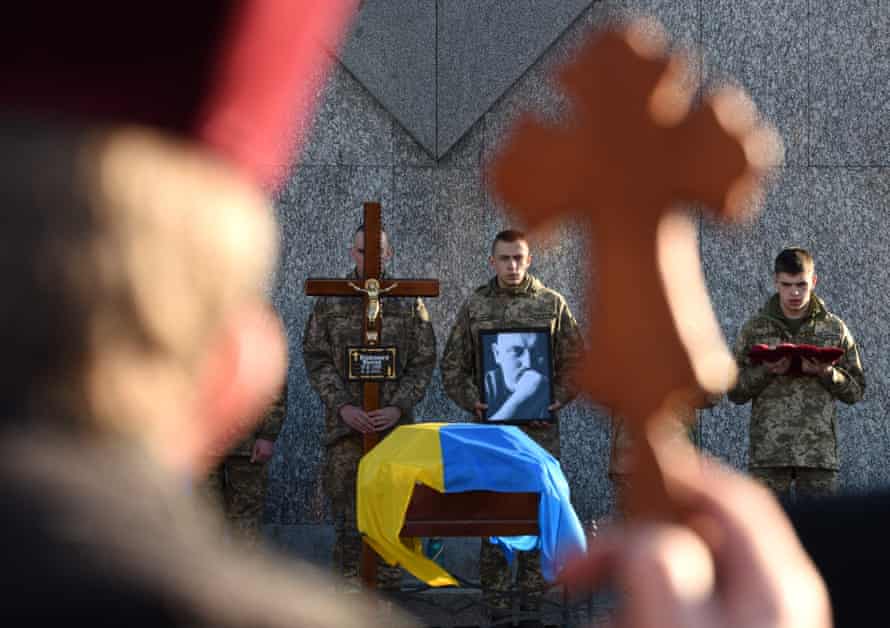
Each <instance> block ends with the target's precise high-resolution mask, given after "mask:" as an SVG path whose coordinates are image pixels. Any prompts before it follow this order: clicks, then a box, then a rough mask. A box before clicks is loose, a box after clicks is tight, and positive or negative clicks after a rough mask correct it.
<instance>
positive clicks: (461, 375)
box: [441, 275, 583, 413]
mask: <svg viewBox="0 0 890 628" xmlns="http://www.w3.org/2000/svg"><path fill="white" fill-rule="evenodd" d="M510 327H548V328H549V329H550V338H551V343H552V346H551V349H552V355H553V375H554V377H553V398H554V399H555V400H556V401H558V402H560V403H562V404H566V403H568V402H570V401H571V400H572V399H573V398H574V397H575V394H576V388H575V386H574V384H573V382H572V377H571V375H572V368H573V367H574V366H575V364H576V363H577V360H578V358H579V356H580V353H581V350H582V348H583V341H582V339H581V333H580V331H579V330H578V323H576V322H575V318H574V317H573V316H572V312H571V311H570V310H569V306H568V305H567V304H566V301H565V299H564V298H563V297H562V295H560V294H559V293H558V292H556V291H554V290H550V289H549V288H545V287H544V284H542V283H541V282H540V281H538V280H537V279H535V278H534V277H532V276H531V275H528V276H526V278H525V280H524V281H523V282H522V284H521V285H519V286H517V287H516V288H501V287H500V286H498V283H497V278H496V277H495V278H493V279H492V280H491V281H490V282H489V283H487V284H486V285H484V286H480V287H479V288H477V289H476V291H475V292H474V293H473V294H472V295H471V296H470V298H469V299H467V301H466V302H465V303H464V304H463V306H462V307H461V309H460V312H459V313H458V315H457V320H456V321H455V323H454V327H453V328H452V330H451V335H450V336H449V338H448V343H447V344H446V345H445V353H444V354H443V355H442V364H441V369H442V383H443V384H444V386H445V392H447V393H448V396H449V397H451V399H452V400H453V401H454V402H455V403H456V404H457V405H459V406H460V407H461V408H463V409H464V410H467V411H468V412H470V413H473V412H474V404H475V403H476V402H477V401H480V399H481V396H480V393H479V385H480V381H481V372H482V368H481V363H480V362H481V355H480V351H479V346H478V344H479V331H480V330H482V329H499V328H510Z"/></svg>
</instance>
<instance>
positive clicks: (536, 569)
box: [479, 423, 559, 611]
mask: <svg viewBox="0 0 890 628" xmlns="http://www.w3.org/2000/svg"><path fill="white" fill-rule="evenodd" d="M520 429H521V430H522V431H523V432H525V433H526V434H527V435H528V436H529V437H530V438H531V439H532V440H533V441H535V442H536V443H538V444H539V445H540V446H541V447H543V448H544V449H545V450H547V452H548V453H550V454H551V455H552V456H553V457H554V458H556V459H557V460H558V459H559V426H558V424H555V423H554V424H550V425H549V426H548V427H540V428H536V427H531V426H525V425H523V426H520ZM515 556H516V558H515V560H516V561H517V563H518V564H517V565H516V587H517V588H518V590H519V591H520V592H521V597H520V608H521V609H522V610H528V611H536V610H538V609H540V603H541V597H542V596H543V595H544V593H545V592H546V591H547V589H548V588H549V585H548V584H547V581H546V580H544V576H543V575H541V552H540V551H539V550H533V551H531V552H517V553H516V555H515ZM512 581H513V574H512V572H511V570H510V566H509V565H508V564H507V559H506V558H505V557H504V552H503V550H501V548H499V547H498V546H497V545H494V544H492V543H489V542H488V540H487V539H484V538H483V539H482V545H481V547H480V550H479V585H480V587H481V588H482V596H483V599H484V600H485V603H486V604H487V605H488V606H490V607H492V608H500V609H506V608H510V607H511V597H510V593H509V592H510V590H511V585H512V584H513V582H512Z"/></svg>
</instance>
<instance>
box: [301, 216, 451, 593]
mask: <svg viewBox="0 0 890 628" xmlns="http://www.w3.org/2000/svg"><path fill="white" fill-rule="evenodd" d="M364 209H365V222H364V225H365V257H364V262H365V264H364V269H363V273H362V274H363V279H362V282H361V285H359V284H357V283H356V281H354V280H352V279H307V280H306V294H307V295H309V296H325V297H331V296H340V297H356V298H361V299H362V300H363V309H362V311H363V312H364V316H362V320H363V321H364V322H363V325H362V341H363V343H364V345H365V346H367V347H379V346H381V344H382V342H383V338H381V328H382V323H383V316H384V312H383V311H382V304H381V297H382V296H383V295H386V296H390V297H437V296H439V282H438V281H437V280H435V279H394V278H385V279H384V278H383V276H382V275H383V273H382V271H383V264H382V262H383V259H382V257H383V251H381V248H382V236H383V230H382V228H381V223H380V203H365V207H364ZM362 408H363V409H364V410H365V412H368V411H370V410H377V409H379V408H380V383H379V382H376V381H365V382H363V384H362ZM379 440H380V435H379V434H378V433H377V432H370V433H368V434H365V435H364V447H365V452H366V453H367V452H368V451H370V450H371V448H373V447H374V445H376V444H377V443H378V442H379ZM374 556H375V555H374V551H373V550H372V549H371V548H370V547H368V545H367V544H365V545H364V546H363V547H362V578H363V579H364V581H365V584H366V585H367V586H369V587H370V588H373V587H374V586H375V585H376V572H377V563H376V560H375V557H374Z"/></svg>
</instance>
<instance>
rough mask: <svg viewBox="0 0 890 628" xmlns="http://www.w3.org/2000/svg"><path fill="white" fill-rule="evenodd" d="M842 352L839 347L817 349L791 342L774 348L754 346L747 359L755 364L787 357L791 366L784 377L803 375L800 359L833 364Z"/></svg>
mask: <svg viewBox="0 0 890 628" xmlns="http://www.w3.org/2000/svg"><path fill="white" fill-rule="evenodd" d="M842 355H844V350H843V349H841V348H840V347H817V346H816V345H804V344H801V345H797V344H793V343H791V342H783V343H782V344H778V345H775V346H770V345H764V344H759V345H754V346H753V347H751V350H750V351H749V352H748V357H749V358H751V361H752V362H754V363H755V364H762V363H764V362H778V361H779V360H781V359H782V358H784V357H786V356H788V357H790V358H791V366H789V367H788V372H787V373H786V375H803V374H804V373H803V371H802V370H801V358H809V359H810V360H816V361H817V362H825V363H827V364H834V363H835V362H837V361H838V360H839V359H840V358H841V356H842Z"/></svg>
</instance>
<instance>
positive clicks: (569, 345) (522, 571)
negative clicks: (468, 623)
mask: <svg viewBox="0 0 890 628" xmlns="http://www.w3.org/2000/svg"><path fill="white" fill-rule="evenodd" d="M531 261H532V256H531V255H530V254H529V248H528V240H527V239H526V237H525V234H523V233H522V232H520V231H515V230H507V231H502V232H500V233H499V234H498V235H497V236H496V237H495V239H494V242H493V244H492V251H491V257H490V258H489V264H490V265H491V267H492V269H493V270H494V271H495V274H496V276H495V277H494V278H492V280H491V281H490V282H489V283H487V284H486V285H484V286H481V287H479V288H478V289H476V291H475V292H474V293H473V294H472V295H471V296H470V298H469V299H468V300H467V301H466V303H464V304H463V306H462V307H461V309H460V312H459V313H458V315H457V320H456V322H455V324H454V327H453V328H452V330H451V335H450V336H449V338H448V343H447V345H446V346H445V353H444V354H443V356H442V364H441V370H442V383H443V384H444V386H445V391H446V392H447V393H448V396H449V397H451V399H452V400H453V401H454V402H455V403H456V404H457V405H459V406H460V407H461V408H463V409H464V410H467V411H469V412H471V413H473V415H474V417H475V419H476V420H477V421H481V420H482V416H483V413H484V410H485V409H486V406H485V405H484V404H483V403H482V402H481V395H480V392H479V386H480V380H481V372H482V371H481V355H480V348H479V346H478V341H479V330H482V329H501V328H524V327H529V328H530V327H548V328H549V329H550V332H551V341H552V343H553V346H552V355H553V398H554V400H555V402H554V403H553V404H552V405H551V406H550V407H549V408H548V409H549V410H551V411H553V412H555V411H557V410H558V409H559V408H560V407H562V406H563V405H565V404H567V403H568V402H569V401H571V400H572V399H573V398H574V396H575V387H574V386H573V383H572V380H571V375H572V372H571V371H572V368H573V367H574V365H575V364H576V363H577V359H578V357H579V355H580V352H581V349H582V347H583V342H582V339H581V333H580V332H579V330H578V324H577V323H576V322H575V318H574V317H573V316H572V313H571V311H570V310H569V306H568V305H567V304H566V301H565V299H564V298H563V297H562V296H561V295H560V294H559V293H557V292H556V291H554V290H550V289H549V288H546V287H544V285H543V284H542V283H541V282H540V281H538V280H537V279H535V278H534V277H533V276H531V275H530V274H528V272H527V271H528V268H529V265H530V264H531ZM521 429H522V430H523V431H524V432H525V433H526V434H528V435H529V436H530V437H531V438H532V439H533V440H534V441H535V442H537V443H538V444H539V445H541V446H542V447H543V448H544V449H546V450H547V451H548V452H550V453H551V454H552V455H553V456H555V457H556V458H559V423H558V421H554V422H553V423H548V422H531V423H524V424H522V425H521ZM518 560H519V565H518V572H517V574H518V584H519V586H520V587H521V589H522V591H523V593H524V597H525V598H526V599H525V601H524V603H523V606H524V609H525V610H536V609H537V608H538V607H539V603H540V596H541V595H542V593H543V592H544V591H545V590H546V588H547V585H546V583H545V582H544V580H543V578H542V576H541V571H540V556H539V552H538V551H534V552H521V553H520V554H519V558H518ZM479 562H480V565H479V571H480V580H481V585H482V589H483V593H484V595H485V600H486V602H487V603H488V604H489V605H490V606H492V607H495V608H498V607H500V608H505V607H508V606H509V598H508V596H507V595H506V593H507V592H508V591H509V589H510V571H509V569H508V566H507V563H506V560H505V559H504V555H503V552H502V551H501V550H500V549H499V548H498V547H497V546H495V545H492V544H490V543H488V541H487V540H485V539H483V540H482V550H481V553H480V558H479Z"/></svg>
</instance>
